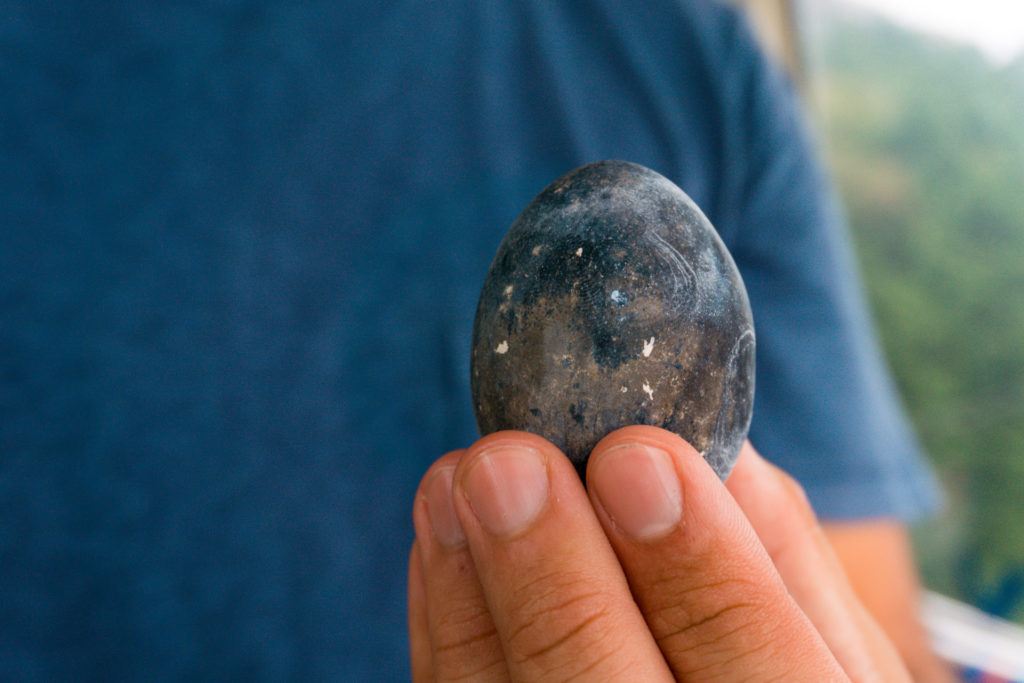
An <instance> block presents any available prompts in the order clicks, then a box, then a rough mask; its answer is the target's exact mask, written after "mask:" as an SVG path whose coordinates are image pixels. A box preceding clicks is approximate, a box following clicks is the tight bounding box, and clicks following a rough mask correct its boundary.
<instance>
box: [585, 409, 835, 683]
mask: <svg viewBox="0 0 1024 683" xmlns="http://www.w3.org/2000/svg"><path fill="white" fill-rule="evenodd" d="M587 475H588V481H589V482H590V494H591V498H592V500H593V501H594V506H595V509H597V511H598V517H599V518H600V519H601V521H602V523H603V524H604V528H605V531H606V532H607V534H608V538H609V539H610V540H611V543H612V546H613V547H614V548H615V552H616V553H617V554H618V557H619V561H620V562H621V563H622V567H623V568H624V569H625V571H626V575H627V576H628V577H629V585H630V587H631V588H632V590H633V594H634V596H636V600H637V602H638V604H639V605H640V608H641V610H642V611H643V614H644V617H645V618H646V620H647V623H648V625H649V626H650V629H651V632H652V633H653V634H654V637H655V638H656V639H657V642H658V645H659V647H660V648H661V651H662V653H664V655H665V659H666V660H668V663H669V665H670V666H671V667H672V671H673V672H674V673H675V674H676V676H677V677H679V678H680V679H682V680H701V681H703V680H736V679H740V678H742V679H743V680H765V681H767V680H788V681H815V682H820V681H833V680H838V681H841V680H846V677H845V676H844V674H843V672H842V669H840V667H839V665H838V663H837V662H836V660H835V658H834V657H833V656H832V654H831V653H830V652H829V650H828V648H827V647H826V645H825V643H824V641H823V640H822V639H821V636H819V635H818V633H817V632H816V631H815V630H814V627H813V626H812V625H811V623H810V621H809V620H808V619H807V617H806V616H805V615H804V614H803V612H801V611H800V608H799V607H798V606H797V605H796V603H795V602H794V601H793V599H792V598H791V597H790V596H789V594H788V593H787V592H786V587H785V586H784V585H783V583H782V579H781V578H780V577H779V575H778V573H777V572H776V571H775V568H774V567H773V566H772V562H771V559H770V558H769V557H768V554H767V553H766V552H765V550H764V548H762V547H761V544H760V543H759V542H758V540H757V536H756V535H755V534H754V530H753V529H752V528H751V527H750V524H749V523H748V522H747V520H746V519H745V518H744V516H743V513H742V512H741V511H740V509H739V507H738V506H737V505H736V502H735V501H734V500H733V499H732V497H731V496H730V495H729V493H728V491H726V489H725V487H724V486H722V483H721V481H720V480H719V478H718V476H717V475H716V474H715V472H714V471H713V470H712V469H711V468H710V467H709V466H708V465H707V463H706V462H704V459H703V458H702V457H701V456H700V454H699V453H697V452H696V451H695V450H694V449H693V448H692V447H691V446H690V445H689V444H687V443H686V442H685V441H683V440H682V439H680V438H679V437H678V436H676V435H674V434H671V433H669V432H667V431H664V430H662V429H658V428H656V427H626V428H624V429H620V430H618V431H615V432H613V433H612V434H610V435H608V436H607V437H605V438H604V439H603V440H602V441H601V442H600V443H599V444H598V445H597V447H596V448H595V449H594V452H593V453H592V454H591V458H590V463H589V467H588V471H587Z"/></svg>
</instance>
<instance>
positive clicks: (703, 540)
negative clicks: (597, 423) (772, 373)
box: [409, 427, 909, 683]
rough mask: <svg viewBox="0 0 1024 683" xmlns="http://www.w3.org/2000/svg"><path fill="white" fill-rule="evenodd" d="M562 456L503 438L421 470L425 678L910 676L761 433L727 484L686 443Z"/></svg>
mask: <svg viewBox="0 0 1024 683" xmlns="http://www.w3.org/2000/svg"><path fill="white" fill-rule="evenodd" d="M587 481H588V484H589V487H588V488H589V491H587V490H584V488H583V486H582V484H581V483H580V480H579V477H578V476H577V474H576V471H575V470H574V469H573V467H572V465H571V463H570V462H569V461H568V460H567V459H566V458H565V456H564V455H563V454H562V453H561V452H559V451H558V449H557V448H555V447H554V446H553V445H551V444H550V443H549V442H547V441H545V440H544V439H542V438H540V437H538V436H535V435H532V434H527V433H523V432H499V433H496V434H491V435H489V436H487V437H485V438H483V439H481V440H480V441H478V442H477V443H475V444H474V445H473V446H471V447H470V448H469V449H467V450H464V451H455V452H452V453H449V454H447V455H445V456H444V457H442V458H441V459H440V460H438V461H437V462H436V463H435V464H434V465H433V466H432V467H431V468H430V470H429V471H428V472H427V474H426V476H424V478H423V481H422V483H421V485H420V488H419V491H418V493H417V496H416V502H415V506H414V513H413V519H414V523H415V526H416V542H415V543H414V544H413V548H412V553H411V557H410V563H409V630H410V643H411V650H412V668H413V677H414V680H416V681H450V680H463V679H468V680H487V681H503V680H525V681H548V680H558V681H564V680H569V679H577V680H594V681H617V680H622V681H659V680H685V681H692V680H700V681H705V680H729V681H731V680H759V681H769V680H785V681H814V682H815V683H819V682H821V681H845V680H849V679H852V680H854V681H886V682H889V681H905V680H909V679H908V678H907V674H906V671H905V669H904V668H903V665H902V663H901V662H900V660H899V658H898V656H897V655H896V653H895V651H894V650H893V648H892V646H891V644H890V643H889V642H888V641H887V640H886V639H885V637H884V636H883V635H882V633H881V631H880V630H879V629H878V627H877V626H876V625H875V624H874V623H873V622H872V621H871V619H870V617H868V615H867V613H866V612H865V611H864V609H863V608H862V607H861V606H860V604H859V603H858V602H857V600H856V598H855V597H854V594H853V592H852V590H851V589H850V587H849V585H848V584H847V583H846V580H845V578H844V577H843V574H842V571H841V569H840V568H839V566H838V564H837V562H836V560H835V558H834V556H833V555H832V553H831V550H830V549H829V547H828V544H827V542H826V541H825V539H824V536H823V535H822V532H821V530H820V528H819V526H818V524H817V521H816V520H815V517H814V514H813V513H812V511H811V509H810V506H809V505H808V504H807V502H806V499H805V498H804V496H803V493H802V491H801V490H800V488H799V486H798V485H797V484H796V483H795V482H794V481H793V480H792V479H791V478H789V477H788V476H787V475H785V474H784V473H783V472H781V471H780V470H778V469H777V468H775V467H773V466H772V465H770V464H768V463H767V462H766V461H764V460H763V459H762V458H761V457H760V456H759V455H758V454H757V453H756V452H755V451H754V450H753V448H751V447H750V446H749V445H747V446H746V447H745V448H744V449H743V452H742V453H741V455H740V459H739V462H738V463H737V466H736V469H735V471H734V472H733V474H732V476H731V477H730V478H729V480H728V484H727V485H723V484H722V483H721V482H720V481H719V479H718V477H717V476H716V475H715V473H714V472H713V471H712V470H711V468H710V467H709V466H708V465H707V464H706V463H705V462H704V460H703V458H701V456H700V455H699V454H698V453H697V452H696V451H695V450H694V449H693V448H692V447H690V446H689V444H687V443H686V442H685V441H683V440H682V439H680V438H679V437H677V436H675V435H673V434H670V433H669V432H666V431H664V430H661V429H657V428H654V427H626V428H624V429H620V430H618V431H616V432H614V433H612V434H610V435H608V436H607V437H606V438H605V439H603V440H602V441H601V443H599V444H598V445H597V447H596V448H595V449H594V452H593V454H592V456H591V459H590V462H589V465H588V468H587Z"/></svg>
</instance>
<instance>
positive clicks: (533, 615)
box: [506, 572, 617, 679]
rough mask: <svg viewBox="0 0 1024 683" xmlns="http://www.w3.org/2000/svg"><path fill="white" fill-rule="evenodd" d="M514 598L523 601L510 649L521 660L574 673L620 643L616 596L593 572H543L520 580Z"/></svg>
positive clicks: (548, 669)
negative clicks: (600, 584) (617, 640)
mask: <svg viewBox="0 0 1024 683" xmlns="http://www.w3.org/2000/svg"><path fill="white" fill-rule="evenodd" d="M517 598H518V599H517ZM512 600H513V602H515V603H516V604H517V605H518V606H517V607H516V609H515V610H514V614H513V619H514V624H513V626H512V628H511V629H510V632H509V636H508V638H507V642H506V644H507V652H506V654H507V655H508V656H509V657H510V659H513V660H515V661H516V663H517V664H520V665H528V666H530V667H532V668H536V669H537V670H538V671H540V672H543V674H544V675H550V674H552V673H554V672H555V671H556V670H561V671H560V675H559V677H560V678H566V679H568V678H571V677H573V676H574V675H576V673H577V672H578V671H580V670H583V669H585V668H587V667H589V666H594V665H595V663H596V662H597V661H599V660H602V659H604V658H607V657H609V656H610V655H611V654H612V653H613V652H614V650H615V648H616V645H615V641H614V637H613V636H614V633H615V623H616V621H617V620H616V618H615V615H614V612H613V610H612V609H611V608H610V607H609V605H610V604H612V600H611V599H610V596H609V595H608V593H607V591H606V590H605V589H602V588H600V587H596V586H595V585H594V582H593V581H592V580H591V579H589V577H586V576H581V575H580V574H578V573H567V572H561V573H558V574H551V575H547V576H541V577H537V578H535V579H533V580H530V581H528V582H525V583H524V584H523V585H522V586H520V587H519V588H518V590H517V591H515V593H514V594H513V597H512ZM567 653H571V655H568V654H567Z"/></svg>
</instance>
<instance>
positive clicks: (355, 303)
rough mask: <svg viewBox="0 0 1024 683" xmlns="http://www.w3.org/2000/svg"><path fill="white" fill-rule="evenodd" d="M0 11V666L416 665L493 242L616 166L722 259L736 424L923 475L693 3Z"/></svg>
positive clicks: (812, 480)
mask: <svg viewBox="0 0 1024 683" xmlns="http://www.w3.org/2000/svg"><path fill="white" fill-rule="evenodd" d="M384 4H385V3H377V2H369V3H337V2H307V3H291V2H269V1H260V0H252V1H247V2H242V1H240V0H239V1H236V0H227V1H223V2H211V3H171V2H138V1H135V2H105V3H66V4H63V5H61V4H58V5H53V4H52V3H42V2H35V1H23V2H22V1H18V0H14V1H10V0H8V1H3V2H0V16H2V21H0V50H2V55H3V56H2V58H0V92H2V93H3V96H2V97H0V230H2V232H0V372H2V376H0V520H2V523H0V679H4V680H10V679H11V678H32V677H39V678H46V679H54V678H56V679H61V678H64V679H69V678H74V679H76V680H83V679H89V678H102V679H119V678H138V679H147V680H154V679H161V678H188V679H206V678H209V679H220V680H223V679H229V678H231V679H246V680H249V679H283V678H294V679H298V680H321V679H326V678H334V679H336V680H366V681H370V680H390V679H402V678H405V677H406V676H407V663H406V636H405V615H404V602H405V597H404V596H405V565H406V557H407V552H408V548H409V544H410V542H411V540H412V529H411V523H410V511H411V501H412V495H413V491H414V489H415V487H416V484H417V481H418V479H419V477H420V475H421V473H422V472H423V471H424V469H425V468H426V467H427V466H428V464H429V463H430V462H432V461H433V460H434V459H435V458H437V457H438V456H439V455H441V454H442V453H444V452H445V451H447V450H450V449H453V448H457V447H461V446H465V445H467V444H468V443H470V442H471V441H473V440H474V438H475V437H476V429H475V425H474V422H473V416H472V413H471V410H470V400H469V382H468V361H469V342H470V328H471V323H472V318H473V314H474V309H475V305H476V298H477V296H478V293H479V288H480V285H481V283H482V281H483V278H484V275H485V273H486V271H487V267H488V265H489V262H490V259H491V258H492V256H493V254H494V252H495V250H496V248H497V245H498V243H499V241H500V240H501V237H502V235H503V233H504V231H505V230H506V228H507V227H508V226H509V224H510V223H511V222H512V220H513V218H514V217H515V215H516V214H517V213H518V211H519V210H520V209H521V208H522V207H524V206H525V205H526V203H527V202H528V201H529V200H530V199H531V198H532V197H533V196H534V195H535V194H536V193H537V192H538V191H539V190H540V189H541V188H542V187H544V186H545V185H546V184H547V183H548V182H549V181H551V180H552V179H554V178H555V177H557V176H559V175H561V174H562V173H564V172H566V171H568V170H569V169H571V168H574V167H576V166H579V165H581V164H584V163H587V162H591V161H595V160H598V159H605V158H619V159H628V160H631V161H636V162H638V163H641V164H644V165H646V166H649V167H651V168H653V169H655V170H657V171H659V172H660V173H662V174H664V175H666V176H668V177H669V178H671V179H672V180H674V181H675V182H676V183H677V184H678V185H680V186H681V187H682V188H683V189H685V190H686V191H687V192H688V193H689V194H690V195H691V196H692V197H693V198H694V199H695V200H696V201H697V203H698V204H699V205H700V206H701V207H703V209H704V211H705V212H706V213H707V215H708V216H709V217H710V218H711V220H712V222H713V223H714V224H715V225H716V226H717V228H718V230H719V231H720V233H721V235H722V237H723V239H724V240H725V242H726V244H727V245H728V246H729V247H730V249H731V250H732V253H733V254H734V256H735V258H736V261H737V263H738V265H739V267H740V270H741V271H742V274H743V276H744V278H745V280H746V284H747V287H748V289H749V293H750V299H751V302H752V306H753V311H754V316H755V321H756V326H757V335H758V346H757V354H758V357H757V369H758V376H757V400H756V405H755V415H754V425H753V431H752V439H753V441H754V443H755V444H756V445H758V446H759V447H760V449H761V450H762V451H763V452H764V453H765V454H767V455H768V456H769V457H771V458H773V459H775V460H776V461H777V462H778V463H780V464H781V465H782V466H784V467H785V468H787V469H788V470H789V471H791V472H792V473H794V474H795V475H796V476H797V477H798V478H799V479H800V480H801V481H802V482H803V483H804V484H805V485H806V488H807V490H808V492H809V495H810V497H811V499H812V501H813V502H814V504H815V505H816V507H817V508H818V510H819V511H820V512H821V513H822V515H824V516H826V517H832V518H850V517H863V516H881V515H888V516H896V517H901V518H909V517H913V516H915V515H918V514H920V513H921V512H923V511H926V510H927V509H928V508H929V507H930V506H931V505H932V504H933V502H934V498H935V489H934V483H933V481H932V479H931V475H930V474H929V472H928V471H927V469H926V468H924V467H923V465H922V461H921V459H920V457H919V454H918V450H917V447H916V445H915V442H914V439H913V437H912V435H911V433H910V431H909V430H908V428H907V426H906V423H905V420H904V418H903V416H902V414H901V411H900V408H899V406H898V402H897V400H896V399H895V396H894V392H893V389H892V386H891V382H890V380H889V378H888V377H887V375H886V372H885V370H884V366H883V363H882V361H881V359H880V356H879V353H878V350H877V347H876V344H875V342H874V340H873V337H872V333H871V329H870V325H869V322H868V319H867V317H866V314H865V307H864V303H863V300H862V297H861V293H860V291H859V288H858V284H857V282H856V279H855V276H854V272H853V269H852V260H851V257H850V253H849V248H848V245H847V241H846V237H845V235H844V232H843V225H842V220H841V218H840V216H839V215H838V213H837V211H836V207H835V203H834V200H833V196H832V193H831V190H830V188H829V185H828V181H827V179H826V178H825V177H824V176H823V174H822V172H821V169H820V165H819V163H818V161H817V160H816V158H815V154H814V152H813V150H812V146H811V144H810V142H809V139H808V136H807V133H806V131H805V129H804V126H803V124H802V122H801V119H800V116H799V113H798V111H797V104H796V101H795V98H794V95H793V93H792V91H791V89H790V88H789V86H788V84H787V83H786V82H785V81H784V79H783V78H782V77H781V76H780V75H779V74H778V73H777V72H776V71H775V70H773V69H772V68H771V67H770V66H769V65H768V64H767V63H766V62H765V60H764V59H763V58H762V56H761V55H760V54H759V53H758V52H757V50H756V49H755V46H754V43H753V41H752V38H751V36H750V35H749V32H748V31H747V30H746V28H745V27H744V25H743V23H742V22H741V21H739V20H738V19H737V17H736V16H735V15H734V13H733V11H732V10H729V9H726V8H724V7H723V6H720V5H718V4H717V3H713V2H707V1H694V2H689V3H681V2H674V1H668V0H665V1H662V2H645V3H630V4H629V6H628V8H627V7H626V6H625V5H621V4H619V3H616V2H614V1H613V0H594V1H590V2H575V3H552V2H549V1H548V0H529V1H525V0H517V1H515V2H491V1H488V2H482V1H480V0H466V1H458V2H445V3H438V2H402V3H397V4H391V3H389V4H388V6H387V7H383V5H384Z"/></svg>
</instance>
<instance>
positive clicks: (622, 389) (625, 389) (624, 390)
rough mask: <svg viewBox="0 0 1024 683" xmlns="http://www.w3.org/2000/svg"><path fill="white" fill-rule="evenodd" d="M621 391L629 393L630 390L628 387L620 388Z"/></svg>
mask: <svg viewBox="0 0 1024 683" xmlns="http://www.w3.org/2000/svg"><path fill="white" fill-rule="evenodd" d="M619 391H621V392H622V393H626V392H627V391H629V389H627V388H626V387H619Z"/></svg>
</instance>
